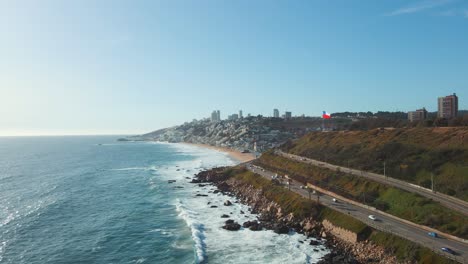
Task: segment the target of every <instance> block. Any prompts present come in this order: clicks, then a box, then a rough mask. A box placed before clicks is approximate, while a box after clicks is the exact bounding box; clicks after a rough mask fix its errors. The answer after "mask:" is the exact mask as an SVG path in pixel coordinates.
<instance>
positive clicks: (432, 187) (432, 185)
mask: <svg viewBox="0 0 468 264" xmlns="http://www.w3.org/2000/svg"><path fill="white" fill-rule="evenodd" d="M431 189H432V192H434V173H433V172H431Z"/></svg>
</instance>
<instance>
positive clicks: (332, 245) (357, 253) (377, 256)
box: [191, 168, 398, 264]
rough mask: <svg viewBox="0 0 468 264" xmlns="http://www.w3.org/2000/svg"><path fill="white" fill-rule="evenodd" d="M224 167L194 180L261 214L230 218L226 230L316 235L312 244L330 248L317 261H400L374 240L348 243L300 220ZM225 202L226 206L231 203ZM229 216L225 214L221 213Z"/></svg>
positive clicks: (317, 223) (312, 222)
mask: <svg viewBox="0 0 468 264" xmlns="http://www.w3.org/2000/svg"><path fill="white" fill-rule="evenodd" d="M223 171H224V169H223V168H217V169H213V170H208V171H202V172H200V173H198V174H197V175H196V176H195V177H194V178H193V179H192V181H191V182H192V183H195V184H202V183H209V184H213V185H214V186H216V187H217V188H218V190H216V191H215V192H222V193H223V194H225V195H228V196H234V197H236V198H237V199H238V200H239V201H240V202H242V203H244V204H247V205H249V206H250V207H251V212H252V213H256V214H258V215H259V217H258V219H257V221H248V222H245V223H243V224H241V223H236V222H234V221H232V220H227V221H226V222H225V225H224V226H223V227H222V228H224V229H226V230H231V231H236V230H238V229H240V227H241V226H243V227H244V228H249V229H250V230H252V231H257V230H262V229H263V228H265V229H268V230H273V231H274V232H276V233H278V234H287V233H288V232H289V231H290V230H293V231H295V232H298V233H301V234H304V235H306V236H308V237H313V238H315V240H312V241H311V242H310V244H311V245H318V244H320V243H322V244H325V245H326V246H327V248H329V249H330V250H331V253H329V254H327V255H326V256H324V257H323V259H322V260H320V261H319V262H318V263H320V264H324V263H345V264H346V263H348V264H351V263H353V264H354V263H398V261H397V259H396V258H395V257H394V256H392V255H390V254H388V253H387V252H385V249H384V248H382V247H380V246H377V245H374V244H373V243H371V242H368V241H363V242H357V243H349V242H346V241H343V240H341V239H339V238H338V237H335V236H333V235H331V233H329V232H328V231H327V230H326V229H325V228H324V226H323V225H322V223H321V222H320V221H317V220H316V219H313V218H312V217H308V218H302V219H299V218H298V217H295V216H294V215H293V214H292V213H290V214H287V213H285V212H284V210H283V209H282V208H281V207H280V206H279V205H278V204H277V203H275V202H273V201H270V200H268V199H267V198H266V197H265V196H263V194H262V190H260V189H256V188H254V187H253V186H250V185H246V184H245V183H243V182H240V181H238V180H236V179H234V178H233V177H229V176H226V175H224V174H223V173H222V172H223ZM229 203H230V201H226V203H225V206H229ZM221 217H222V218H227V217H228V216H227V217H226V216H221Z"/></svg>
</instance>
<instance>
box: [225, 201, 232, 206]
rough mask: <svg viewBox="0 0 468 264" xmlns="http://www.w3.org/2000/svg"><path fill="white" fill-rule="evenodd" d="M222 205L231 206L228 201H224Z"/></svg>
mask: <svg viewBox="0 0 468 264" xmlns="http://www.w3.org/2000/svg"><path fill="white" fill-rule="evenodd" d="M224 205H225V206H231V205H232V203H231V201H229V200H226V201H225V202H224Z"/></svg>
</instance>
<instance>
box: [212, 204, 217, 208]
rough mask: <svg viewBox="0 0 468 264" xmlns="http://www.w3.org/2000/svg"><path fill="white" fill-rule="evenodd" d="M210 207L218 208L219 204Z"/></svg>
mask: <svg viewBox="0 0 468 264" xmlns="http://www.w3.org/2000/svg"><path fill="white" fill-rule="evenodd" d="M210 208H218V206H216V205H212V206H210Z"/></svg>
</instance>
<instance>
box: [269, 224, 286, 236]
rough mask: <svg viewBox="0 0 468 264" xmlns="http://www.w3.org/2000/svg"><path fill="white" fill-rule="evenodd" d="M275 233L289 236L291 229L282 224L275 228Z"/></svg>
mask: <svg viewBox="0 0 468 264" xmlns="http://www.w3.org/2000/svg"><path fill="white" fill-rule="evenodd" d="M273 231H274V232H275V233H277V234H287V233H289V227H287V226H285V225H282V224H278V225H276V226H275V227H274V229H273Z"/></svg>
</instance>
